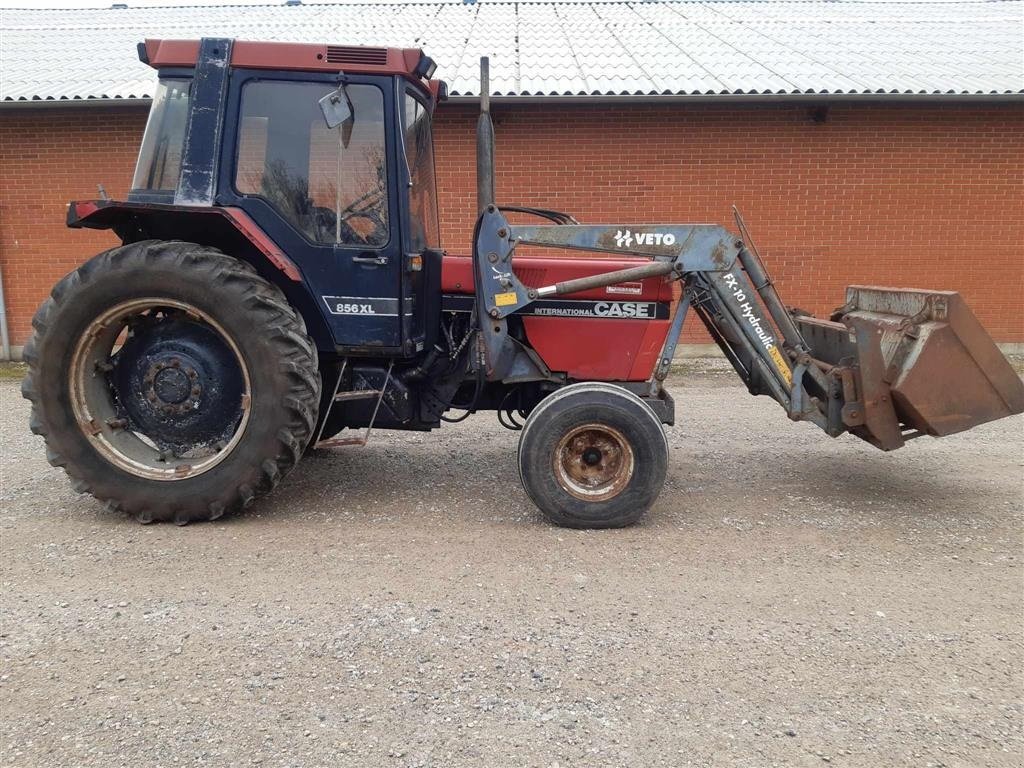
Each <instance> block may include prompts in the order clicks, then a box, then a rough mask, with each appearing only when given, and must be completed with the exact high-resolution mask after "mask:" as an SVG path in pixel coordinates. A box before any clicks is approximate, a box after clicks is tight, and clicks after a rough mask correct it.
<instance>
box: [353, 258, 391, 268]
mask: <svg viewBox="0 0 1024 768" xmlns="http://www.w3.org/2000/svg"><path fill="white" fill-rule="evenodd" d="M352 261H353V263H355V264H372V265H374V266H375V267H382V266H384V265H385V264H387V263H388V257H387V256H353V257H352Z"/></svg>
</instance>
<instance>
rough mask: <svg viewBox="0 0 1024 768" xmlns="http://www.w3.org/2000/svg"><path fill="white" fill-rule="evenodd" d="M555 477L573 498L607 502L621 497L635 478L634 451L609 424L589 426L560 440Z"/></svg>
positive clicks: (577, 428) (570, 432)
mask: <svg viewBox="0 0 1024 768" xmlns="http://www.w3.org/2000/svg"><path fill="white" fill-rule="evenodd" d="M554 463H555V477H556V478H558V481H559V484H560V485H561V486H562V487H563V488H564V489H565V490H566V491H568V492H569V493H571V494H572V495H573V496H576V497H577V498H580V499H584V500H586V501H603V500H605V499H610V498H613V497H615V496H618V495H619V494H620V493H621V492H622V491H623V490H624V489H625V488H626V486H627V485H628V484H629V481H630V479H631V478H632V477H633V449H632V447H631V446H630V444H629V441H628V440H627V439H626V437H625V436H624V435H623V434H622V433H621V432H620V431H619V430H617V429H615V428H614V427H611V426H608V425H607V424H585V425H583V426H580V427H576V428H575V429H572V430H570V431H569V432H568V433H567V434H565V435H564V436H563V437H562V439H561V440H560V441H559V443H558V446H557V448H556V449H555V456H554Z"/></svg>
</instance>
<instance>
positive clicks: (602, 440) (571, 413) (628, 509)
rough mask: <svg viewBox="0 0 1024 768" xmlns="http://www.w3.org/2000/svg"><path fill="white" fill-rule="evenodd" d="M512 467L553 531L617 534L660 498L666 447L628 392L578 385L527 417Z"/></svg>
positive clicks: (653, 419) (657, 425) (650, 415)
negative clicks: (556, 527) (591, 530)
mask: <svg viewBox="0 0 1024 768" xmlns="http://www.w3.org/2000/svg"><path fill="white" fill-rule="evenodd" d="M518 463H519V476H520V478H521V479H522V481H523V487H524V488H525V489H526V492H527V494H528V495H529V496H530V498H531V499H532V500H533V503H534V504H536V505H537V507H538V508H539V509H540V510H541V512H543V513H544V515H545V516H546V517H547V518H548V519H549V520H551V521H552V522H553V523H555V524H556V525H562V526H566V527H570V528H618V527H622V526H625V525H630V524H632V523H635V522H636V521H637V520H639V519H640V517H641V516H643V514H644V512H646V511H647V509H648V508H649V507H650V506H651V504H653V503H654V500H655V499H656V498H657V497H658V494H659V493H660V492H661V487H662V485H663V484H664V482H665V473H666V471H667V468H668V441H667V440H666V439H665V432H664V430H663V429H662V426H661V422H660V421H659V420H658V417H657V416H656V415H655V414H654V411H652V410H651V409H650V408H649V407H648V406H647V405H646V404H645V403H644V402H643V401H642V400H641V399H640V398H639V397H637V396H636V395H634V394H633V393H632V392H629V391H627V390H625V389H623V388H622V387H617V386H615V385H613V384H605V383H602V382H582V383H579V384H572V385H570V386H568V387H564V388H563V389H560V390H558V391H557V392H555V393H554V394H552V395H549V396H548V397H547V398H545V399H544V400H542V401H541V403H540V405H538V406H537V407H536V408H535V409H534V410H533V411H532V412H531V413H530V417H529V419H528V420H527V422H526V426H525V427H524V428H523V431H522V434H521V435H520V438H519V453H518Z"/></svg>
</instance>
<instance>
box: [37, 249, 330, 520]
mask: <svg viewBox="0 0 1024 768" xmlns="http://www.w3.org/2000/svg"><path fill="white" fill-rule="evenodd" d="M33 327H34V329H35V332H34V334H33V337H32V340H31V341H30V342H29V344H28V345H27V346H26V349H25V359H26V361H27V362H28V364H29V373H28V376H27V377H26V379H25V382H24V384H23V385H22V391H23V394H24V395H25V397H27V398H28V399H29V400H31V401H32V417H31V427H32V430H33V431H34V432H36V433H37V434H41V435H43V436H44V437H45V439H46V444H47V457H48V458H49V460H50V462H51V463H52V464H54V465H55V466H60V467H63V468H64V469H65V471H66V472H67V474H68V475H69V476H70V477H71V479H72V483H73V485H74V487H75V488H76V489H77V490H79V491H83V492H88V493H91V494H92V495H94V496H95V497H97V498H98V499H101V500H103V501H106V502H108V504H109V505H110V506H111V507H113V508H117V509H122V510H124V511H126V512H128V513H129V514H132V515H134V516H135V517H137V518H138V519H139V520H141V521H143V522H150V521H174V522H177V523H188V522H192V521H196V520H212V519H215V518H217V517H220V516H221V515H222V514H224V513H226V512H231V511H234V510H237V509H240V508H242V507H245V506H248V504H250V503H251V502H252V501H253V500H254V499H255V498H256V497H258V496H260V495H262V494H264V493H267V492H268V491H270V489H271V488H273V487H274V486H275V485H276V484H277V483H278V481H279V480H280V479H281V478H282V477H283V476H284V475H285V474H286V473H287V472H288V471H289V470H290V469H291V468H292V467H293V466H294V465H295V463H296V461H297V460H298V458H299V456H300V455H301V452H302V450H303V449H304V448H305V446H306V443H308V442H309V439H310V436H311V434H312V428H313V423H314V422H315V420H316V411H317V406H318V401H319V394H320V379H319V374H318V372H317V356H316V350H315V348H314V346H313V344H312V342H311V341H310V339H309V337H308V336H307V335H306V332H305V326H304V325H303V322H302V319H301V317H300V316H299V315H298V314H297V313H296V312H295V311H294V310H293V309H292V308H291V307H290V306H289V305H288V303H287V301H286V300H285V298H284V296H283V295H282V294H281V293H280V291H278V290H277V288H275V287H274V286H272V285H270V284H269V283H267V282H266V281H265V280H263V279H262V278H260V277H259V276H258V275H257V274H256V273H255V271H254V270H253V269H252V268H251V267H249V266H248V265H247V264H245V263H243V262H240V261H238V260H236V259H233V258H230V257H228V256H226V255H224V254H223V253H220V252H219V251H217V250H215V249H212V248H206V247H203V246H199V245H194V244H191V243H181V242H163V241H146V242H140V243H133V244H131V245H127V246H123V247H121V248H114V249H112V250H110V251H107V252H105V253H102V254H100V255H99V256H96V257H95V258H93V259H91V260H90V261H89V262H87V263H86V264H83V265H82V266H81V267H80V268H79V269H77V270H75V271H74V272H72V273H71V274H69V275H68V276H67V277H65V278H64V279H63V280H61V281H60V283H58V284H57V286H56V287H55V288H54V289H53V292H52V294H51V298H50V299H48V300H47V301H46V302H45V303H44V304H43V306H42V307H40V309H39V311H38V312H37V313H36V316H35V318H34V319H33Z"/></svg>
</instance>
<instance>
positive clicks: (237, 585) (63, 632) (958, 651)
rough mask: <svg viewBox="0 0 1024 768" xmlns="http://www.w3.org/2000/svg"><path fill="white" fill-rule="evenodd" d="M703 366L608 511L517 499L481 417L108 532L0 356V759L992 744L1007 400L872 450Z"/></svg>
mask: <svg viewBox="0 0 1024 768" xmlns="http://www.w3.org/2000/svg"><path fill="white" fill-rule="evenodd" d="M735 382H736V380H735V379H734V378H733V377H730V376H723V375H721V374H719V373H716V372H714V371H712V372H711V373H702V374H689V373H688V374H686V376H685V377H679V376H675V377H673V380H672V381H671V382H670V385H671V386H670V388H671V389H672V391H673V394H674V396H675V398H676V403H677V409H678V420H679V424H678V425H677V426H675V427H672V428H670V429H669V430H668V440H669V444H670V457H671V460H670V466H669V474H668V480H667V483H666V487H665V490H664V492H663V493H662V495H661V498H660V499H659V500H658V501H657V503H656V504H655V506H654V508H653V509H652V510H651V512H650V514H649V515H648V516H647V517H646V518H645V519H644V520H643V521H642V522H641V524H639V525H637V526H634V527H632V528H628V529H624V530H617V531H569V530H563V529H558V528H554V527H551V526H550V525H548V524H547V523H545V522H544V520H543V518H542V517H541V516H540V515H539V514H538V513H537V511H536V510H535V509H534V508H533V507H532V506H531V504H530V503H529V500H528V499H527V498H526V495H525V494H524V492H523V490H522V488H521V486H520V484H519V480H518V477H517V473H516V468H515V446H516V435H514V434H512V433H510V432H506V431H505V430H503V429H501V428H500V426H499V425H498V424H497V423H496V421H495V420H494V418H493V415H492V414H478V415H476V416H473V417H471V418H470V419H468V420H467V421H466V422H464V423H462V424H459V425H455V426H446V427H445V428H444V429H442V430H440V431H439V432H436V433H433V434H420V433H404V434H403V433H388V432H384V431H378V432H375V433H374V437H373V440H372V442H371V444H370V445H369V446H367V447H365V448H346V449H338V450H335V451H331V452H325V453H320V454H317V455H314V456H310V457H307V458H306V459H304V460H303V461H302V462H301V463H300V465H299V467H298V468H297V470H296V471H295V472H294V473H292V474H291V475H290V476H289V477H288V478H287V479H286V480H285V481H284V483H283V484H282V485H281V486H280V488H279V489H278V490H277V491H276V492H275V493H274V494H273V495H272V496H270V497H268V498H267V499H264V500H262V501H261V502H260V503H258V504H256V505H255V506H254V507H252V508H251V509H250V510H249V512H248V513H247V514H245V515H242V516H238V517H233V518H230V519H221V520H218V521H217V522H216V523H211V524H203V525H191V526H186V527H183V528H179V527H176V526H173V525H149V526H140V525H138V524H137V523H135V522H132V521H130V520H128V519H126V518H124V517H122V516H119V515H117V514H114V513H111V512H108V511H106V510H104V508H103V506H102V505H101V504H99V503H97V502H95V501H93V500H92V499H90V498H89V497H85V496H79V495H77V494H75V493H74V492H73V491H72V490H71V488H70V485H69V484H68V482H67V481H66V479H65V477H64V475H63V473H61V472H60V471H59V470H55V469H52V468H50V467H49V466H48V465H47V464H46V461H45V458H44V451H43V444H42V441H41V440H40V439H39V438H36V437H33V436H32V435H30V434H29V431H28V407H27V406H28V404H27V403H26V402H25V401H23V400H22V399H21V398H20V397H19V395H18V392H17V383H16V382H9V381H6V382H0V400H2V403H0V405H2V407H0V437H2V440H3V452H2V474H3V483H2V488H0V549H2V558H0V580H2V581H0V588H2V589H0V608H2V619H3V620H2V625H0V669H2V675H0V712H2V713H3V714H2V726H0V765H3V766H12V767H13V766H19V767H20V766H28V767H35V766H71V765H73V766H81V767H91V766H103V767H104V768H107V767H108V766H136V765H139V766H141V765H146V766H170V765H205V766H237V765H259V766H266V767H273V768H278V767H282V768H283V767H284V766H303V767H308V766H325V767H326V766H332V767H333V766H341V767H342V768H345V767H348V766H351V767H353V768H355V767H358V768H365V767H366V766H395V767H396V768H404V767H406V766H408V767H412V766H420V767H423V768H432V767H436V768H458V767H460V766H473V767H474V768H475V767H477V766H499V767H503V766H517V767H518V766H537V767H540V768H543V767H545V766H562V767H563V768H565V767H566V766H588V767H590V766H626V765H628V766H644V767H645V768H648V767H656V766H673V767H675V766H707V765H715V766H747V767H749V766H759V767H762V766H763V767H764V768H768V767H770V766H814V765H821V764H823V763H824V762H828V761H831V762H830V765H836V766H872V767H874V766H879V765H885V766H915V767H916V766H927V765H933V766H971V767H972V768H974V767H976V766H1019V765H1020V764H1021V755H1022V754H1024V732H1022V722H1024V702H1022V691H1024V685H1022V683H1024V679H1022V677H1021V670H1022V669H1024V632H1022V620H1021V616H1022V615H1024V568H1022V547H1021V544H1022V534H1024V499H1022V483H1021V477H1022V476H1024V432H1022V428H1021V426H1022V425H1021V419H1020V418H1017V419H1008V420H1004V421H1001V422H997V423H994V424H989V425H985V426H983V427H980V428H978V429H975V430H972V431H971V432H968V433H965V434H961V435H955V436H953V437H950V438H946V439H944V440H931V439H927V438H925V439H921V440H915V441H913V442H911V443H910V444H909V445H908V446H907V447H906V448H904V449H902V450H900V451H898V452H896V453H894V454H885V453H882V452H880V451H877V450H875V449H874V448H872V447H870V446H868V445H866V444H864V443H862V442H860V441H858V440H856V439H855V438H852V437H849V436H847V437H843V438H840V439H837V440H831V439H829V438H828V437H826V436H824V435H823V434H822V433H820V432H819V431H818V430H817V429H816V428H814V427H812V426H810V425H806V424H794V423H791V422H789V421H788V420H787V419H786V417H785V414H784V413H783V412H782V411H781V409H779V407H778V406H777V405H776V404H775V403H773V402H772V401H770V400H768V399H767V398H752V397H750V396H749V395H747V394H746V391H745V390H744V389H743V388H742V387H740V386H736V383H735Z"/></svg>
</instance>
